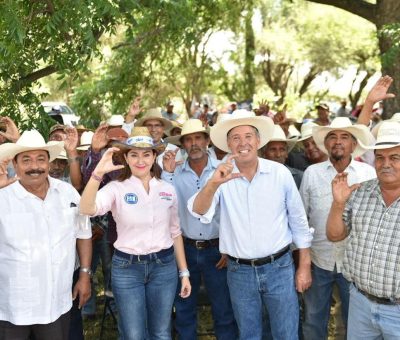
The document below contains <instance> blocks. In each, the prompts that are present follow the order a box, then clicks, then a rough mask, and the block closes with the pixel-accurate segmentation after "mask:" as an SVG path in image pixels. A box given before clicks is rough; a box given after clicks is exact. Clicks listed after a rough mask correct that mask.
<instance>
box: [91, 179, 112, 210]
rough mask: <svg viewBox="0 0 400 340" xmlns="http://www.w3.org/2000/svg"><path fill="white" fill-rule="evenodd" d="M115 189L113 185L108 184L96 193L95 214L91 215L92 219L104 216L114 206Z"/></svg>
mask: <svg viewBox="0 0 400 340" xmlns="http://www.w3.org/2000/svg"><path fill="white" fill-rule="evenodd" d="M115 189H116V188H115V186H114V185H113V182H110V183H109V184H107V185H105V186H104V187H103V188H101V189H100V190H99V191H98V192H97V195H96V212H95V213H94V214H93V215H92V217H93V216H99V215H104V214H106V213H107V212H109V211H111V209H112V207H113V206H114V204H115Z"/></svg>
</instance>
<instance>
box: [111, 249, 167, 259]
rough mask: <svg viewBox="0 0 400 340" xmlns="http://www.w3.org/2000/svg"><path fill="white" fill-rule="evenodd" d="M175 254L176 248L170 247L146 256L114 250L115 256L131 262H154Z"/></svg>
mask: <svg viewBox="0 0 400 340" xmlns="http://www.w3.org/2000/svg"><path fill="white" fill-rule="evenodd" d="M173 253H174V247H169V248H167V249H162V250H160V251H158V252H156V253H150V254H146V255H135V254H128V253H124V252H123V251H120V250H118V249H115V250H114V255H116V256H118V257H122V258H124V259H127V260H129V261H130V262H141V261H154V260H156V259H162V258H163V257H166V256H168V255H171V254H173Z"/></svg>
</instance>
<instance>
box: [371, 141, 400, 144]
mask: <svg viewBox="0 0 400 340" xmlns="http://www.w3.org/2000/svg"><path fill="white" fill-rule="evenodd" d="M397 144H400V141H399V142H379V143H375V145H397Z"/></svg>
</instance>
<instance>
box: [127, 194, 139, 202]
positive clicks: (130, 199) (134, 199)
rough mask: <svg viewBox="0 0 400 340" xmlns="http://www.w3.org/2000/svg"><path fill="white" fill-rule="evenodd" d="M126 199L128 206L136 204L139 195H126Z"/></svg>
mask: <svg viewBox="0 0 400 340" xmlns="http://www.w3.org/2000/svg"><path fill="white" fill-rule="evenodd" d="M124 199H125V202H126V203H128V204H136V203H137V202H138V197H137V195H136V194H133V193H129V194H126V195H125V198H124Z"/></svg>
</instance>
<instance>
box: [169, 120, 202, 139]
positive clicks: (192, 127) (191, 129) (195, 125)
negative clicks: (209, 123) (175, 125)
mask: <svg viewBox="0 0 400 340" xmlns="http://www.w3.org/2000/svg"><path fill="white" fill-rule="evenodd" d="M196 132H203V133H205V134H206V135H207V136H209V135H210V134H209V132H208V130H207V129H206V128H205V127H204V126H203V123H202V121H201V120H200V119H189V120H187V121H186V122H184V123H183V126H182V131H181V134H180V135H177V136H171V137H168V138H165V141H167V142H168V143H171V144H175V145H180V144H181V142H182V137H183V136H186V135H190V134H192V133H196Z"/></svg>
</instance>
